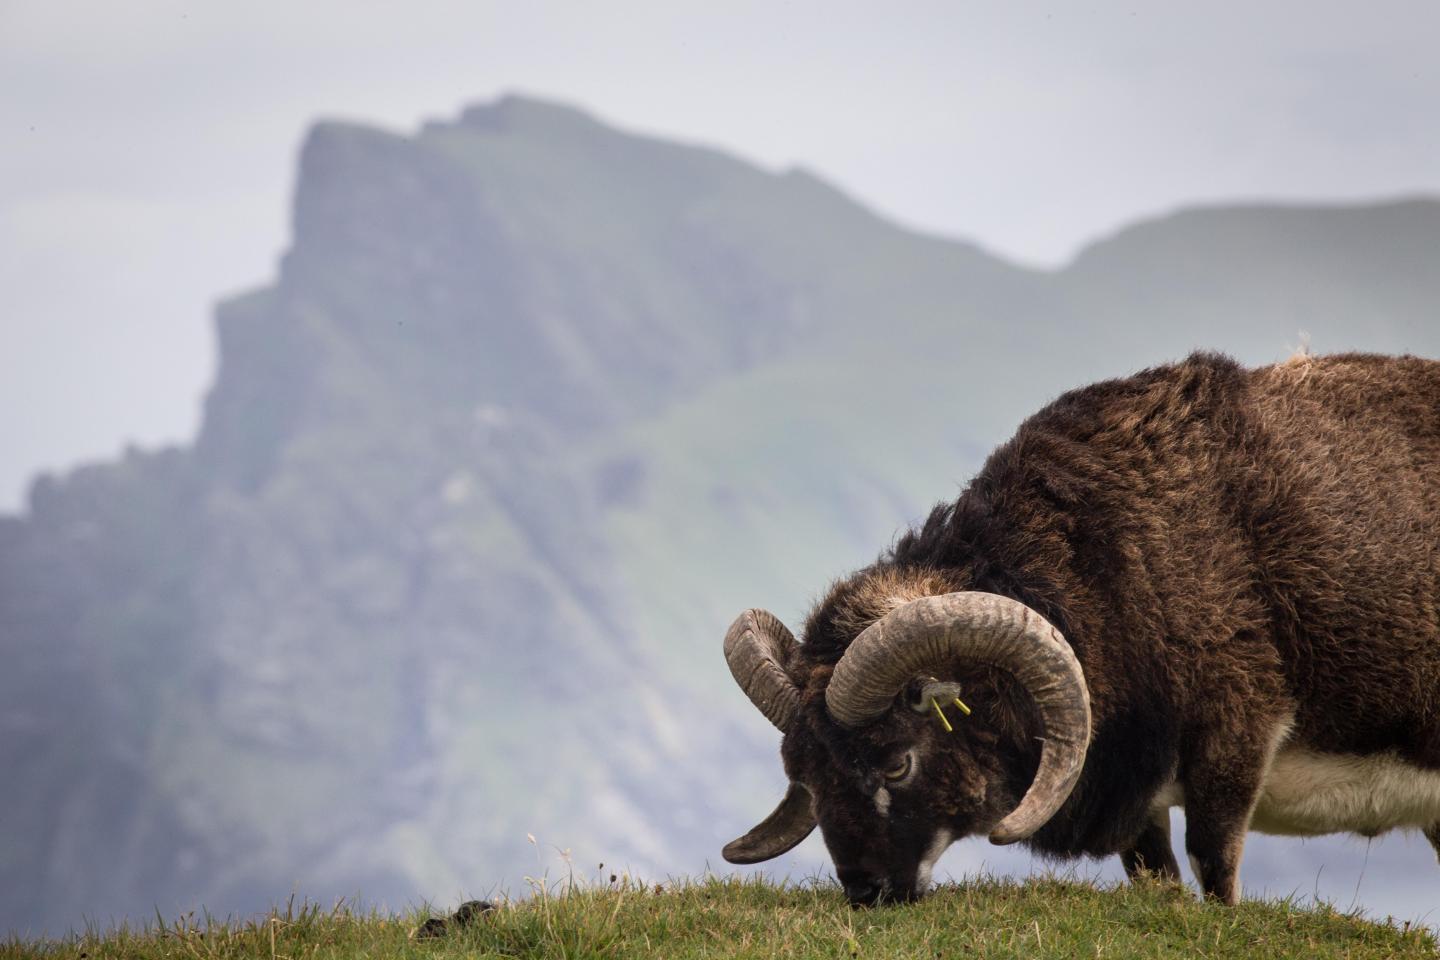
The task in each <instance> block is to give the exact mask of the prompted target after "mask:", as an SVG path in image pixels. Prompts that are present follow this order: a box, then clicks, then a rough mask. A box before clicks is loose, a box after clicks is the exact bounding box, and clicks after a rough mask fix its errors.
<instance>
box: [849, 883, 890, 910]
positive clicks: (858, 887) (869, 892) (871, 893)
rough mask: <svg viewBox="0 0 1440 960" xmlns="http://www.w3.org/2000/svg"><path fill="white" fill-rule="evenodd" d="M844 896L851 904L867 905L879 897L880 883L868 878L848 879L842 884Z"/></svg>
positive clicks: (856, 905)
mask: <svg viewBox="0 0 1440 960" xmlns="http://www.w3.org/2000/svg"><path fill="white" fill-rule="evenodd" d="M844 888H845V898H846V899H847V900H849V901H850V905H851V906H855V907H868V906H872V905H873V904H874V903H875V901H876V900H878V899H880V890H881V887H880V884H878V883H873V882H871V881H870V880H850V881H848V882H846V883H845V884H844Z"/></svg>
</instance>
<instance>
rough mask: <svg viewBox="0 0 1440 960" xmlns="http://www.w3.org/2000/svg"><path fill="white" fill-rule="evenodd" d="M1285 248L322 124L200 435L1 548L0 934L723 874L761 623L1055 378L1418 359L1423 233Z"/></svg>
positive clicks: (642, 154) (48, 497)
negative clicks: (1348, 308) (737, 653)
mask: <svg viewBox="0 0 1440 960" xmlns="http://www.w3.org/2000/svg"><path fill="white" fill-rule="evenodd" d="M1289 216H1292V214H1290V213H1284V214H1280V213H1276V212H1274V211H1268V210H1263V209H1261V210H1248V211H1237V212H1230V213H1226V212H1211V213H1204V214H1182V215H1178V216H1177V217H1175V218H1173V219H1172V220H1170V221H1166V222H1161V223H1157V224H1152V225H1149V226H1147V227H1145V228H1143V229H1142V230H1141V231H1140V232H1138V233H1137V234H1136V236H1137V237H1138V239H1133V240H1132V239H1131V238H1129V237H1128V235H1122V236H1121V237H1118V238H1116V239H1115V240H1113V241H1111V242H1109V243H1107V244H1106V245H1103V246H1102V247H1100V248H1097V250H1096V251H1094V252H1093V253H1091V254H1088V255H1087V256H1085V257H1082V258H1081V259H1080V260H1079V261H1078V262H1077V263H1076V264H1075V265H1074V267H1072V268H1071V269H1069V270H1067V271H1064V272H1062V273H1060V274H1056V275H1041V274H1035V273H1033V272H1029V271H1024V270H1020V269H1017V268H1013V267H1010V266H1008V265H1006V264H1004V263H1001V262H1000V261H997V260H995V259H993V258H991V257H989V256H987V255H986V254H984V253H983V252H982V251H979V250H977V249H975V248H974V247H971V246H968V245H965V244H960V243H954V242H948V241H942V240H937V239H931V238H925V237H920V236H916V235H914V234H910V233H906V232H905V231H902V230H900V229H898V228H896V227H894V226H892V225H890V224H888V223H886V222H884V221H882V220H880V219H878V218H876V217H874V216H873V215H871V214H869V213H868V212H866V211H865V210H863V209H862V208H860V207H858V206H857V205H855V204H854V203H852V202H851V201H849V200H848V199H847V198H845V197H844V196H843V195H841V194H840V193H838V192H837V191H835V190H834V189H833V188H831V187H829V186H827V185H825V184H824V183H822V182H820V181H819V180H817V179H815V178H814V177H812V176H810V175H808V174H805V173H801V172H791V173H787V174H783V175H775V174H770V173H766V172H763V171H760V170H757V169H755V168H753V167H751V166H748V165H746V164H744V163H742V162H740V161H738V160H736V159H734V158H731V157H728V156H725V155H723V154H721V153H718V152H715V151H711V150H703V149H698V148H694V147H688V146H680V145H676V144H672V143H666V142H663V141H658V140H652V139H646V138H641V137H636V136H632V135H629V134H625V133H621V132H618V131H615V130H613V129H611V128H608V127H606V126H603V125H601V124H599V123H597V122H596V121H594V120H593V119H591V118H589V117H587V116H585V115H583V114H579V113H577V112H574V111H571V110H568V109H565V108H561V107H557V106H554V105H550V104H544V103H537V102H533V101H526V100H518V99H506V100H502V101H500V102H498V103H495V104H491V105H486V106H481V107H476V108H474V109H472V110H469V111H467V112H466V113H465V114H463V115H462V116H461V117H460V118H459V119H458V120H457V121H455V122H453V123H444V124H432V125H429V126H427V127H425V128H424V129H423V130H421V131H420V132H418V133H417V134H416V135H414V136H408V137H402V136H395V135H392V134H388V133H383V132H379V131H375V130H370V129H367V128H364V127H359V126H353V125H348V124H336V123H325V124H320V125H318V126H317V127H316V128H315V129H314V131H313V132H312V133H311V135H310V137H309V138H308V140H307V142H306V144H305V147H304V149H303V152H302V155H301V160H300V177H299V182H298V186H297V189H296V197H295V216H294V242H293V246H292V247H291V249H290V250H289V251H288V252H287V254H286V255H285V257H284V260H283V262H282V263H281V266H280V270H279V275H278V277H277V278H276V280H275V282H274V283H273V285H271V286H270V287H268V288H266V289H264V290H260V291H256V292H254V293H251V294H248V295H245V296H242V297H239V298H236V299H234V300H231V301H228V302H226V303H224V304H222V305H221V306H220V308H219V310H218V330H219V342H220V367H219V373H218V377H217V381H216V384H215V386H214V388H213V390H212V392H211V394H210V396H209V398H208V399H207V402H206V409H205V418H204V424H203V427H202V429H201V432H200V435H199V436H198V437H197V439H196V441H195V443H194V444H193V445H192V446H189V447H186V448H183V449H173V450H164V451H156V452H140V451H134V452H132V453H130V454H127V456H126V457H125V458H124V459H123V460H121V461H119V462H116V463H110V464H104V465H98V466H94V467H87V468H85V469H82V470H80V471H77V472H75V473H73V474H70V475H68V476H65V477H61V478H55V477H45V478H42V479H40V480H38V481H37V482H36V484H35V486H34V488H33V491H32V496H31V500H30V504H29V508H28V510H27V512H26V513H25V514H24V515H23V516H19V517H8V518H0V642H3V650H4V658H5V663H6V669H5V670H3V671H0V771H4V775H5V778H6V781H7V787H8V789H7V791H6V814H5V827H4V830H3V833H0V927H3V928H13V929H17V930H26V929H30V930H38V929H42V928H49V929H50V930H52V931H55V930H60V929H63V928H64V927H65V926H67V925H70V924H75V923H78V922H80V920H81V918H82V916H88V917H91V918H97V919H104V918H108V917H110V916H112V915H113V916H122V915H129V916H135V917H143V916H146V915H149V914H151V913H152V912H153V908H154V907H155V906H156V905H157V904H158V905H159V906H160V907H161V909H162V910H163V911H165V912H170V911H172V910H174V909H177V908H188V907H191V906H195V905H198V904H205V905H207V906H209V907H210V908H211V909H212V910H217V911H220V912H225V911H231V910H240V911H244V910H250V909H256V908H259V907H263V906H264V905H266V904H268V903H269V902H271V901H272V900H274V899H276V898H280V897H283V896H284V895H286V893H287V892H288V891H289V890H291V889H296V890H298V891H299V892H301V893H302V894H305V895H309V896H312V897H319V898H325V897H329V896H334V895H341V894H355V893H356V892H359V893H362V894H363V895H365V896H366V897H369V898H373V899H386V900H389V901H390V902H392V903H399V902H405V901H409V900H416V899H420V898H424V897H433V898H437V899H440V900H447V899H450V898H452V897H454V896H456V895H458V894H460V893H462V892H471V893H481V892H484V891H486V890H489V889H492V888H493V887H494V886H497V885H503V886H507V887H509V888H510V889H512V890H521V889H523V881H522V878H523V877H524V876H525V875H527V874H529V875H534V874H536V873H537V872H538V871H539V870H540V869H541V867H540V866H539V865H537V862H536V851H535V850H534V849H532V847H531V846H530V844H529V843H528V841H527V839H526V835H527V833H533V834H535V835H536V836H537V837H538V838H539V841H540V842H541V843H542V844H554V845H555V846H557V847H560V848H571V849H573V852H574V859H575V862H576V863H577V864H580V865H582V866H581V867H580V872H582V873H583V872H585V871H586V870H588V869H589V867H588V866H585V865H593V864H592V863H591V862H592V861H594V862H599V861H600V860H604V861H605V862H607V863H610V864H615V865H621V866H630V867H633V868H636V869H640V870H645V871H654V872H661V873H663V872H665V871H671V872H696V871H698V870H700V869H701V868H702V867H703V865H704V864H705V863H706V862H707V861H708V862H709V863H711V864H715V863H716V862H717V857H718V849H719V846H720V844H721V843H722V842H723V841H724V840H726V839H729V835H730V834H732V833H734V832H737V831H738V830H740V829H743V828H744V827H745V826H746V825H748V823H749V822H750V821H752V820H753V819H754V818H755V817H756V816H757V815H758V814H760V813H762V812H763V808H764V807H765V804H766V803H767V802H768V801H769V800H770V799H771V796H772V794H775V795H778V788H779V785H778V784H777V782H776V779H777V778H778V776H779V771H778V768H777V765H776V764H775V763H774V760H773V751H774V741H773V733H772V732H771V731H769V730H767V729H766V728H765V725H764V722H763V720H761V719H760V718H759V717H758V716H757V715H755V714H754V712H753V711H752V710H751V709H750V708H749V706H748V704H746V703H745V701H744V700H743V697H741V696H740V695H739V694H738V693H736V692H735V691H734V690H733V689H732V687H731V684H730V680H729V677H728V674H727V673H726V671H725V668H724V665H723V663H722V661H721V659H720V657H719V653H718V639H717V638H718V637H719V636H720V635H721V633H722V632H723V629H724V627H725V625H726V624H727V623H728V621H729V619H730V617H731V616H733V614H734V613H735V612H736V611H738V610H739V609H740V608H742V607H744V606H750V605H765V606H768V607H770V608H772V609H774V610H776V611H777V612H780V613H782V614H783V615H785V616H787V617H789V618H790V619H792V620H794V619H797V618H798V617H799V615H800V613H801V612H802V611H803V609H804V607H805V605H806V603H807V602H808V601H809V600H810V599H811V597H812V596H813V595H814V593H815V592H816V591H817V590H819V589H820V588H821V587H822V585H823V584H824V582H825V581H826V579H827V578H828V577H830V576H833V575H835V574H836V573H838V572H841V571H843V570H844V569H846V568H848V567H852V566H855V565H857V564H860V563H864V562H866V561H867V560H868V559H870V558H871V557H872V556H873V555H874V553H875V552H877V551H878V550H879V549H880V548H881V547H882V546H883V545H884V544H885V543H886V542H888V540H889V539H890V537H891V536H892V535H893V533H894V532H895V530H896V528H897V527H898V526H900V525H901V524H903V523H906V522H908V521H912V520H914V519H916V518H918V517H919V516H921V515H922V513H923V511H924V510H925V508H926V507H927V506H928V505H929V503H930V502H931V501H933V500H935V499H939V498H943V497H948V496H951V495H953V493H954V492H955V490H956V488H957V485H958V482H959V481H961V480H962V479H963V478H964V477H965V476H966V475H967V474H968V473H969V472H970V471H971V470H972V469H973V468H974V467H975V466H976V465H978V462H979V459H980V457H981V456H982V455H983V453H984V451H985V450H986V449H988V448H989V446H991V445H992V444H994V443H995V442H998V441H999V440H1001V439H1003V437H1004V436H1006V435H1007V434H1008V433H1009V432H1010V430H1011V429H1012V428H1013V425H1014V423H1015V422H1016V421H1017V420H1018V419H1019V418H1020V417H1021V416H1022V415H1023V414H1024V413H1026V412H1028V411H1029V410H1032V409H1034V408H1036V407H1038V406H1039V404H1040V403H1041V402H1043V401H1044V400H1045V399H1046V398H1048V397H1050V396H1053V395H1054V394H1056V393H1058V392H1060V391H1061V390H1063V389H1065V388H1067V387H1069V386H1072V385H1075V384H1078V383H1082V382H1085V381H1088V380H1092V379H1095V378H1096V377H1099V376H1106V375H1114V374H1118V373H1122V372H1124V371H1126V370H1127V369H1132V368H1134V367H1137V366H1140V365H1143V364H1147V363H1153V362H1157V361H1160V360H1163V359H1166V358H1167V357H1169V356H1173V355H1174V354H1176V353H1178V352H1180V351H1181V350H1183V349H1187V348H1188V347H1190V346H1192V345H1194V346H1209V347H1219V348H1222V349H1224V348H1230V349H1232V350H1236V351H1237V352H1239V353H1241V355H1242V356H1243V358H1244V359H1247V360H1250V361H1264V360H1267V359H1271V358H1273V357H1276V356H1279V355H1283V353H1284V351H1285V346H1284V345H1285V343H1286V342H1292V343H1293V342H1294V341H1295V339H1296V328H1297V327H1304V326H1305V322H1304V316H1301V315H1300V314H1303V313H1304V312H1305V311H1304V310H1301V309H1298V308H1294V307H1293V304H1294V303H1302V304H1310V303H1315V302H1317V294H1316V293H1315V291H1316V290H1325V291H1335V295H1336V296H1339V295H1340V294H1341V292H1343V294H1344V296H1345V297H1347V298H1348V299H1347V300H1346V301H1345V302H1346V303H1350V304H1355V305H1359V304H1367V305H1369V306H1368V308H1367V309H1370V310H1372V312H1373V315H1372V314H1367V315H1366V317H1365V319H1366V320H1367V321H1370V320H1376V322H1375V323H1374V324H1373V325H1372V327H1370V328H1365V327H1360V326H1356V327H1353V328H1346V329H1347V330H1349V331H1351V333H1350V334H1349V339H1348V340H1347V341H1346V342H1345V343H1343V344H1340V343H1333V342H1325V341H1318V340H1317V344H1316V345H1317V346H1318V347H1321V348H1332V347H1339V346H1366V345H1372V346H1376V347H1383V348H1387V349H1398V348H1406V349H1410V350H1412V351H1417V352H1432V353H1434V352H1437V351H1440V343H1436V342H1435V340H1436V328H1437V327H1440V324H1435V323H1434V322H1433V321H1434V320H1435V319H1436V318H1435V316H1434V308H1433V304H1435V303H1437V302H1440V288H1437V278H1436V274H1435V272H1434V271H1433V270H1428V269H1426V268H1424V265H1423V263H1421V261H1423V260H1424V256H1423V253H1421V252H1420V251H1422V250H1424V249H1429V250H1433V249H1436V241H1437V240H1440V208H1437V205H1436V204H1433V203H1428V202H1420V201H1417V202H1414V203H1410V204H1405V205H1400V206H1397V207H1393V208H1383V209H1380V208H1377V209H1376V210H1369V211H1366V210H1355V211H1331V212H1327V213H1325V214H1324V216H1323V217H1320V220H1321V221H1322V222H1318V223H1316V224H1313V225H1307V226H1306V228H1305V229H1299V230H1292V231H1291V232H1289V233H1286V232H1285V228H1283V225H1284V223H1286V222H1288V221H1286V219H1285V218H1286V217H1289ZM1317 216H1318V215H1317ZM1237 237H1238V238H1242V239H1246V242H1253V243H1255V244H1260V246H1258V247H1257V248H1256V250H1257V252H1256V253H1254V254H1253V255H1251V256H1248V257H1241V258H1239V260H1238V261H1237V260H1236V259H1234V256H1233V255H1234V251H1235V249H1236V244H1237V242H1238V241H1237V239H1236V238H1237ZM1247 238H1248V239H1247ZM1257 238H1258V239H1257ZM1262 241H1263V243H1262ZM1367 250H1378V251H1381V252H1382V258H1383V261H1384V262H1383V263H1379V264H1377V263H1374V262H1370V261H1368V260H1366V259H1365V253H1366V251H1367ZM1399 252H1406V253H1407V255H1411V256H1412V257H1413V258H1414V261H1415V263H1416V264H1419V266H1418V267H1412V268H1406V267H1404V266H1403V264H1402V265H1398V266H1397V265H1396V263H1395V260H1396V257H1397V256H1399ZM1282 253H1283V261H1284V269H1283V270H1281V271H1268V270H1267V267H1266V262H1267V261H1268V260H1271V259H1278V258H1280V257H1281V254H1282ZM1227 256H1230V257H1231V259H1230V260H1227V259H1226V257H1227ZM1201 266H1204V267H1205V269H1204V270H1202V269H1200V267H1201ZM1242 268H1243V271H1244V276H1243V278H1241V279H1243V281H1244V282H1239V281H1238V280H1237V277H1236V271H1237V270H1240V269H1242ZM1200 293H1203V297H1201V296H1200ZM1197 298H1198V299H1197ZM1320 300H1321V301H1323V300H1324V298H1320ZM1382 315H1383V316H1382ZM1237 316H1239V317H1243V318H1244V320H1243V322H1241V321H1236V320H1235V319H1234V318H1235V317H1237ZM1377 317H1378V318H1380V319H1379V320H1377V319H1376V318H1377ZM1380 320H1383V322H1380ZM1337 322H1338V321H1337ZM1211 324H1216V325H1217V326H1214V327H1212V326H1211ZM1242 327H1243V329H1241V328H1242ZM1212 330H1214V331H1219V332H1217V333H1212V332H1210V331H1212ZM1364 330H1373V331H1378V332H1374V333H1368V332H1354V331H1364ZM1157 343H1158V344H1161V345H1162V346H1161V347H1160V348H1159V349H1156V348H1153V347H1152V346H1150V345H1152V344H1157ZM1237 344H1238V346H1237ZM1021 374H1023V375H1021ZM812 843H813V842H812ZM815 855H816V851H815V849H814V848H813V846H811V847H805V848H802V850H801V852H800V853H799V854H797V856H796V858H794V859H791V860H789V861H787V864H788V865H789V867H791V868H793V869H797V870H803V869H805V868H806V866H807V865H810V864H813V863H814V862H815V860H814V858H815ZM546 862H548V861H546ZM990 862H992V863H994V862H995V858H994V856H993V855H992V856H991V857H990ZM785 868H786V865H784V864H782V866H781V869H785Z"/></svg>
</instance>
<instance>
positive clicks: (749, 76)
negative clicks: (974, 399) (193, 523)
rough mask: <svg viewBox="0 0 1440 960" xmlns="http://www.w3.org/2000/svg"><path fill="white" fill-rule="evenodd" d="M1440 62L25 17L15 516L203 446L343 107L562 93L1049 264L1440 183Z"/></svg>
mask: <svg viewBox="0 0 1440 960" xmlns="http://www.w3.org/2000/svg"><path fill="white" fill-rule="evenodd" d="M1182 8H1183V9H1182ZM1437 45H1440V4H1435V3H1433V2H1424V3H1421V2H1414V3H1388V2H1373V0H1372V2H1368V3H1365V4H1358V3H1347V4H1329V3H1317V2H1286V3H1266V4H1263V5H1261V4H1254V3H1205V4H1184V5H1181V4H1170V3H1143V4H1142V3H1133V4H1088V3H1059V2H1052V3H1028V2H1026V3H1020V2H1014V0H1009V2H1003V3H986V4H975V3H960V2H954V0H951V2H944V3H921V2H909V3H902V2H891V3H888V4H885V5H883V7H882V6H881V5H879V4H874V3H858V4H844V3H837V2H834V0H830V2H821V3H810V2H797V3H780V2H777V0H766V2H763V3H760V2H755V3H752V2H729V3H725V4H703V5H702V4H690V3H674V2H654V3H604V4H589V3H578V2H577V3H573V4H558V3H540V2H526V3H523V4H522V3H515V4H497V3H436V2H425V0H411V2H408V3H405V4H378V3H370V2H362V0H346V2H334V0H324V2H305V3H291V2H271V0H249V2H245V3H230V4H225V5H221V4H196V3H185V2H140V3H133V4H130V3H127V4H108V3H99V2H92V3H88V4H80V3H72V2H65V0H0V323H3V345H0V409H3V410H4V411H5V412H4V414H3V416H0V510H13V509H15V508H16V507H17V506H18V505H19V504H20V502H21V498H22V494H23V490H24V489H25V486H26V484H27V482H28V479H27V478H28V477H29V476H30V475H31V474H32V473H33V472H34V471H36V470H37V469H42V468H44V469H54V468H59V467H65V466H69V465H72V464H74V463H75V462H77V461H80V460H85V459H94V458H97V457H102V456H113V455H114V454H115V453H116V452H117V451H118V450H119V449H120V448H121V446H122V445H123V444H124V443H125V442H127V441H134V442H138V443H141V444H143V445H151V444H155V443H158V442H165V441H177V440H182V439H185V438H188V437H189V436H190V435H191V434H192V433H193V431H194V429H195V426H196V424H197V422H198V417H199V411H200V401H201V398H202V395H203V391H204V389H205V387H206V385H207V384H208V382H209V381H210V378H211V375H212V372H213V365H214V356H213V352H214V349H213V338H212V335H211V328H210V316H209V313H210V305H211V303H212V302H213V301H214V300H215V299H216V297H217V296H221V295H224V294H228V293H233V292H236V291H238V290H241V289H244V288H247V287H251V286H255V285H257V284H261V283H263V282H265V281H266V280H268V279H269V278H270V276H271V275H272V272H273V269H274V264H275V260H276V256H277V254H278V253H279V252H280V251H281V249H282V248H283V246H284V244H285V242H286V216H287V204H288V200H289V191H290V188H291V185H292V177H293V167H294V160H295V152H296V148H297V147H298V145H299V143H300V140H301V137H302V135H303V132H304V130H305V128H306V126H307V124H309V123H310V122H311V120H313V119H314V118H316V117H318V116H343V117H348V118H353V119H360V120H368V121H373V122H375V123H378V124H382V125H386V126H389V127H392V128H397V129H402V130H409V129H412V128H414V127H415V126H416V125H417V124H418V122H419V121H421V120H422V119H424V118H434V117H446V116H450V115H453V114H454V113H455V112H456V111H457V110H458V109H459V108H460V107H461V106H462V105H463V104H465V103H467V102H471V101H475V100H483V99H490V98H493V97H495V96H496V95H498V94H500V93H502V92H505V91H510V90H517V91H521V92H527V93H531V94H536V95H541V96H547V97H553V98H557V99H562V100H566V101H570V102H573V103H576V104H579V105H583V106H586V107H588V108H590V109H592V110H593V111H595V112H596V113H598V114H599V115H600V116H601V117H602V118H604V119H606V120H609V121H611V122H614V123H617V124H619V125H621V126H625V127H629V128H633V129H638V130H643V131H647V132H655V133H661V134H666V135H674V136H677V137H680V138H683V139H687V140H692V141H697V142H704V143H712V144H717V145H723V146H725V147H727V148H729V149H732V150H734V151H736V152H738V153H740V154H742V155H744V156H747V157H750V158H753V159H755V160H757V161H759V162H761V163H764V164H766V165H768V166H770V167H772V168H781V167H784V166H788V165H791V164H802V165H804V166H806V167H808V168H810V169H812V170H815V171H817V172H819V173H820V174H821V175H823V176H826V177H828V178H830V179H832V180H833V181H835V182H837V183H839V184H840V185H841V186H843V187H844V188H846V189H847V190H848V191H850V192H851V193H852V194H854V195H855V196H857V197H859V198H861V199H863V200H864V201H866V202H868V203H869V204H871V205H872V206H874V207H876V208H878V209H879V210H880V211H882V212H884V213H886V214H888V215H891V216H893V217H895V218H897V219H899V220H901V221H903V222H905V223H907V224H910V225H913V226H916V227H919V228H923V229H926V230H929V231H935V232H939V233H944V234H950V235H954V236H960V237H966V238H970V239H974V240H978V241H980V242H982V243H984V244H985V245H987V246H989V247H991V248H992V249H994V250H996V251H999V252H1001V253H1004V254H1005V255H1008V256H1010V257H1013V258H1017V259H1020V260H1024V261H1028V262H1032V263H1042V264H1053V263H1058V262H1062V261H1063V260H1064V259H1065V258H1066V257H1067V256H1069V255H1070V254H1071V253H1072V252H1073V251H1074V250H1075V249H1076V247H1077V245H1079V244H1081V243H1083V242H1085V241H1086V240H1087V239H1090V238H1093V237H1095V236H1097V235H1100V234H1104V233H1105V232H1107V231H1109V230H1112V229H1114V228H1115V227H1116V226H1117V225H1119V224H1122V223H1124V222H1126V221H1129V220H1132V219H1134V218H1136V217H1140V216H1145V215H1151V214H1155V213H1158V212H1162V211H1165V210H1168V209H1171V208H1173V207H1175V206H1177V205H1180V204H1186V203H1193V202H1197V201H1210V200H1217V199H1227V200H1228V199H1252V198H1261V197H1264V198H1289V199H1354V198H1374V197H1386V196H1392V195H1395V194H1401V193H1413V192H1419V191H1425V192H1440V108H1437V107H1440V68H1437V66H1436V61H1437Z"/></svg>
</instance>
